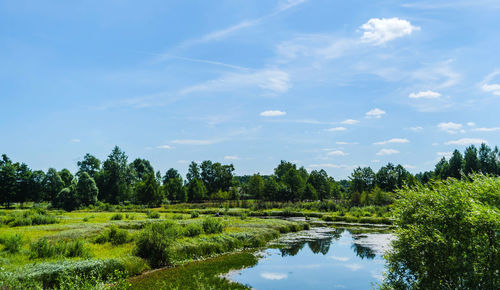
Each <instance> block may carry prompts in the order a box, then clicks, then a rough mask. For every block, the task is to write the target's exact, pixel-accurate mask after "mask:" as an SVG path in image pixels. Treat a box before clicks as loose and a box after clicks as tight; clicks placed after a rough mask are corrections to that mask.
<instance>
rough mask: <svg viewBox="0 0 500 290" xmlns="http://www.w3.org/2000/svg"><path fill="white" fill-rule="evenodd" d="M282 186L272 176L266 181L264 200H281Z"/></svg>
mask: <svg viewBox="0 0 500 290" xmlns="http://www.w3.org/2000/svg"><path fill="white" fill-rule="evenodd" d="M279 192H280V186H279V184H278V182H276V179H275V178H274V177H272V176H271V177H270V178H268V179H266V180H265V182H264V196H263V199H264V200H279Z"/></svg>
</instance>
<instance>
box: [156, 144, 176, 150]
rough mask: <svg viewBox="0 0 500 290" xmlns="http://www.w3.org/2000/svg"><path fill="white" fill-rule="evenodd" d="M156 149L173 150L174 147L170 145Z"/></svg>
mask: <svg viewBox="0 0 500 290" xmlns="http://www.w3.org/2000/svg"><path fill="white" fill-rule="evenodd" d="M156 148H157V149H173V148H174V147H172V146H170V145H166V144H165V145H160V146H156Z"/></svg>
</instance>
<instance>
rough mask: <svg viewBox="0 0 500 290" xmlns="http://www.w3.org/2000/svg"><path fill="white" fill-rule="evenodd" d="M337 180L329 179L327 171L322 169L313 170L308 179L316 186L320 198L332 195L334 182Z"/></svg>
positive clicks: (309, 182)
mask: <svg viewBox="0 0 500 290" xmlns="http://www.w3.org/2000/svg"><path fill="white" fill-rule="evenodd" d="M334 182H335V180H329V178H328V174H327V173H326V171H324V170H323V169H321V170H320V171H317V170H313V171H311V174H310V175H309V178H308V179H307V183H308V184H311V185H312V186H313V187H314V190H315V191H316V192H317V194H318V197H317V198H319V199H328V198H330V197H331V193H332V186H331V185H332V183H334Z"/></svg>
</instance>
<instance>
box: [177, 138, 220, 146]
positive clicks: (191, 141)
mask: <svg viewBox="0 0 500 290" xmlns="http://www.w3.org/2000/svg"><path fill="white" fill-rule="evenodd" d="M219 142H222V140H221V139H179V140H173V141H172V143H174V144H179V145H211V144H215V143H219Z"/></svg>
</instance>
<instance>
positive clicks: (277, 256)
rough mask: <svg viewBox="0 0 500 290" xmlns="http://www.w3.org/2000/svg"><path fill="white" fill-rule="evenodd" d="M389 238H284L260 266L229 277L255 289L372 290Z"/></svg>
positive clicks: (359, 234)
mask: <svg viewBox="0 0 500 290" xmlns="http://www.w3.org/2000/svg"><path fill="white" fill-rule="evenodd" d="M391 239H392V235H390V234H387V233H384V232H381V231H375V232H374V231H369V232H366V231H364V230H363V229H334V228H325V227H319V228H312V229H311V230H309V231H303V232H300V233H294V234H288V235H284V236H283V237H282V238H281V239H279V240H278V241H277V242H275V245H274V247H278V248H268V249H266V250H264V251H263V252H262V253H261V255H262V259H260V260H259V262H258V264H257V265H255V266H254V267H251V268H247V269H243V270H238V271H233V272H230V273H229V274H227V275H226V277H227V278H228V279H230V280H232V281H235V282H238V283H241V284H245V285H248V286H250V287H252V288H254V289H337V288H339V289H372V286H373V285H375V283H378V282H380V281H381V279H382V274H383V271H384V263H385V262H384V259H383V258H382V255H383V253H384V251H385V250H387V249H388V245H389V243H390V241H391Z"/></svg>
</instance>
